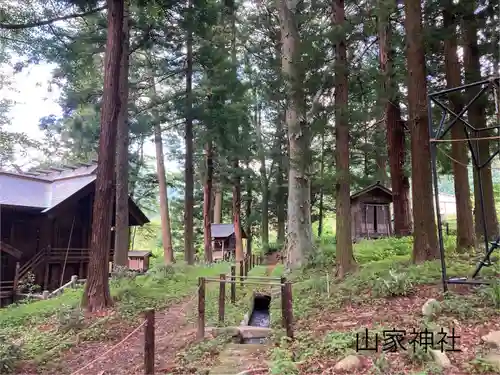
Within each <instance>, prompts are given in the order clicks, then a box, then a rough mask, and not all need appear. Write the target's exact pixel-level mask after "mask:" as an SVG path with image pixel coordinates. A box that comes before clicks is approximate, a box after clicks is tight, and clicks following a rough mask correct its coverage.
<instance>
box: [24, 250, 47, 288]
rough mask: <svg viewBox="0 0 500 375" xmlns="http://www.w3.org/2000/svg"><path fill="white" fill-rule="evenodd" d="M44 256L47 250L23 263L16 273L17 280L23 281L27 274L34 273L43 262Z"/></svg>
mask: <svg viewBox="0 0 500 375" xmlns="http://www.w3.org/2000/svg"><path fill="white" fill-rule="evenodd" d="M46 255H47V250H46V249H42V251H40V252H39V253H37V254H35V256H34V257H33V258H31V259H30V260H28V261H27V262H26V263H24V264H23V265H22V266H21V267H20V268H19V272H18V278H19V280H21V279H23V278H24V277H25V276H26V275H27V274H28V272H30V271H34V270H35V269H36V268H37V267H38V266H39V265H40V264H41V263H42V262H43V261H44V260H45V256H46Z"/></svg>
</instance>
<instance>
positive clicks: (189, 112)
mask: <svg viewBox="0 0 500 375" xmlns="http://www.w3.org/2000/svg"><path fill="white" fill-rule="evenodd" d="M186 16H187V23H186V25H187V37H186V49H187V56H186V129H185V135H184V137H185V142H186V158H185V166H184V180H185V190H184V259H185V260H186V262H187V263H188V264H193V263H194V241H193V238H194V167H193V154H194V145H193V4H192V0H188V4H187V11H186Z"/></svg>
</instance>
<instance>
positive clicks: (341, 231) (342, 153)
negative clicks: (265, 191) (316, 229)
mask: <svg viewBox="0 0 500 375" xmlns="http://www.w3.org/2000/svg"><path fill="white" fill-rule="evenodd" d="M332 24H333V25H334V26H336V27H337V28H339V30H344V27H345V9H344V0H335V1H334V2H333V5H332ZM335 55H336V56H335V128H336V129H335V156H336V163H335V169H336V176H337V183H336V185H335V188H336V198H335V205H336V218H337V220H336V236H337V259H336V261H337V276H338V277H339V278H343V277H344V276H345V275H346V274H347V273H349V272H351V271H353V270H354V269H355V268H356V261H355V259H354V256H353V251H352V233H351V197H350V187H351V185H350V172H349V109H348V84H349V81H348V66H347V48H346V36H345V31H342V37H339V40H338V41H336V44H335Z"/></svg>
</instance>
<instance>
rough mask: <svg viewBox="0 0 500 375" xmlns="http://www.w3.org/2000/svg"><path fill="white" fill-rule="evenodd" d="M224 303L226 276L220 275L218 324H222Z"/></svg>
mask: <svg viewBox="0 0 500 375" xmlns="http://www.w3.org/2000/svg"><path fill="white" fill-rule="evenodd" d="M225 303H226V274H224V273H221V274H220V285H219V323H222V324H224V309H225Z"/></svg>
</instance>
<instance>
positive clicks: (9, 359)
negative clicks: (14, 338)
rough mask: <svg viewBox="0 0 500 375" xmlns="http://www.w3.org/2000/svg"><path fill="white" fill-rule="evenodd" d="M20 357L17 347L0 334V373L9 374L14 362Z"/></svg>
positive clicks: (14, 365) (14, 364) (13, 367)
mask: <svg viewBox="0 0 500 375" xmlns="http://www.w3.org/2000/svg"><path fill="white" fill-rule="evenodd" d="M20 357H21V350H20V349H19V347H18V346H17V345H15V344H13V343H11V342H9V341H8V340H7V338H6V337H5V336H3V335H0V374H10V373H12V372H13V371H14V370H15V367H16V363H17V361H18V360H19V359H20Z"/></svg>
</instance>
